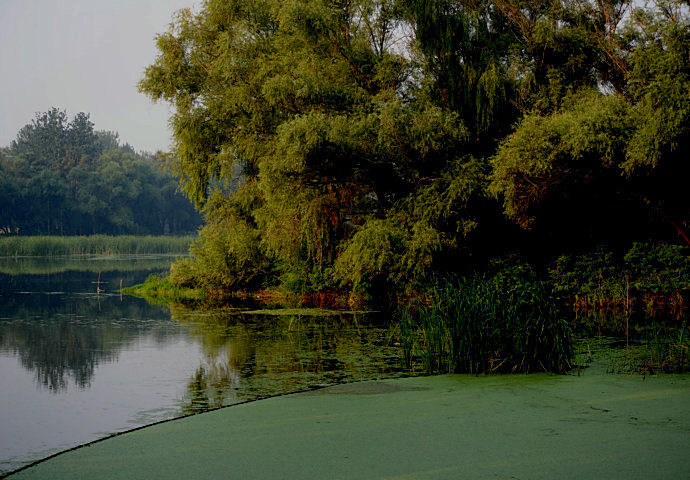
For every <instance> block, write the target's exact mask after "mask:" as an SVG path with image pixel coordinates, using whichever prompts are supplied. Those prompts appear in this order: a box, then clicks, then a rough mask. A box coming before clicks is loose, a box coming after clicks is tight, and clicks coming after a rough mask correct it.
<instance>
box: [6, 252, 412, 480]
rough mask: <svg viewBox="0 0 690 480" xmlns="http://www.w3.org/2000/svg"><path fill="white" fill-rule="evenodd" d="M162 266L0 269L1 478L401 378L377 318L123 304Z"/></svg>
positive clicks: (92, 261) (123, 263)
mask: <svg viewBox="0 0 690 480" xmlns="http://www.w3.org/2000/svg"><path fill="white" fill-rule="evenodd" d="M171 260H173V257H170V256H161V255H138V256H132V255H130V256H122V255H120V256H114V255H113V256H70V257H60V258H0V385H2V388H1V392H2V393H1V394H0V405H2V407H0V425H2V433H1V434H0V452H1V453H0V475H2V473H7V472H8V471H11V470H14V469H17V468H20V467H21V466H23V465H25V464H27V463H30V462H32V461H35V460H38V459H41V458H44V457H46V456H49V455H52V454H54V453H56V452H59V451H62V450H65V449H68V448H71V447H74V446H77V445H80V444H83V443H87V442H90V441H93V440H96V439H98V438H102V437H104V436H108V435H111V434H113V433H117V432H122V431H126V430H130V429H133V428H136V427H140V426H143V425H148V424H151V423H154V422H158V421H161V420H166V419H169V418H174V417H178V416H182V415H186V414H190V413H197V412H200V411H204V410H208V409H211V408H215V407H219V406H223V405H230V404H233V403H239V402H244V401H248V400H253V399H258V398H263V397H267V396H271V395H278V394H282V393H289V392H294V391H298V390H303V389H307V388H309V387H313V386H318V385H324V384H333V383H341V382H346V381H355V380H364V379H374V378H383V377H394V376H399V375H402V371H401V368H400V360H399V355H398V354H399V350H398V348H397V347H395V346H393V345H392V342H391V341H390V339H389V337H388V335H389V333H388V330H387V328H386V327H387V323H386V319H385V318H381V317H380V316H377V315H376V314H373V313H371V314H366V315H364V314H337V315H328V316H319V317H314V316H308V315H286V316H277V315H267V314H256V313H248V312H247V309H246V308H245V309H242V308H224V309H217V310H210V311H209V310H203V311H201V310H194V309H192V308H187V307H183V306H172V307H168V306H163V305H151V304H149V303H148V302H146V301H145V300H143V299H139V298H134V297H131V296H127V295H121V294H120V291H119V290H120V285H121V284H122V285H123V286H125V287H127V286H131V285H134V284H136V283H141V282H143V281H144V280H145V279H146V277H147V276H148V275H149V274H151V273H156V272H162V271H165V270H167V269H168V268H169V265H170V262H171Z"/></svg>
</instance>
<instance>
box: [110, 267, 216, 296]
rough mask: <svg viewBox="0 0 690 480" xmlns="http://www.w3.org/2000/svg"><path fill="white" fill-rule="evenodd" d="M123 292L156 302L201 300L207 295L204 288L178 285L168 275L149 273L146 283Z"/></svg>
mask: <svg viewBox="0 0 690 480" xmlns="http://www.w3.org/2000/svg"><path fill="white" fill-rule="evenodd" d="M122 292H123V293H126V294H128V295H133V296H135V297H143V298H145V299H147V300H148V301H153V302H154V303H155V302H161V303H167V302H174V301H189V300H201V299H203V298H204V297H205V296H206V294H205V292H204V290H203V289H200V288H189V287H178V286H177V285H175V284H173V283H172V282H171V281H170V278H169V277H168V276H162V275H156V274H151V275H149V276H148V278H147V279H146V281H145V282H144V283H141V284H139V285H134V286H131V287H127V288H125V289H123V290H122Z"/></svg>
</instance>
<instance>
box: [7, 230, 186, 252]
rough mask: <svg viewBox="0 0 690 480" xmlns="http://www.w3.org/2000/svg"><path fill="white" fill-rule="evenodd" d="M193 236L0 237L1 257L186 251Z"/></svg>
mask: <svg viewBox="0 0 690 480" xmlns="http://www.w3.org/2000/svg"><path fill="white" fill-rule="evenodd" d="M194 239H195V237H193V236H184V237H172V236H135V235H120V236H110V235H91V236H80V237H57V236H35V237H22V236H12V237H0V257H3V256H5V257H20V256H22V257H23V256H60V255H111V254H153V253H179V254H182V253H186V252H188V251H189V246H190V245H191V243H192V242H193V241H194Z"/></svg>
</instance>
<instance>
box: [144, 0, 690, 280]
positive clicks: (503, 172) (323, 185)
mask: <svg viewBox="0 0 690 480" xmlns="http://www.w3.org/2000/svg"><path fill="white" fill-rule="evenodd" d="M688 18H689V17H688V8H687V5H685V4H683V3H679V2H678V3H676V2H675V1H674V0H671V1H666V0H664V1H663V2H661V1H660V2H659V3H658V4H656V5H652V6H650V7H637V6H633V5H631V4H629V3H627V2H622V1H618V0H612V1H607V2H602V1H596V2H595V1H591V2H590V1H587V0H578V1H575V2H555V1H536V2H523V1H522V0H479V1H467V0H375V1H363V0H287V1H278V0H254V1H251V2H246V1H239V0H223V1H221V0H206V1H205V2H204V3H203V4H202V6H201V8H200V9H199V11H197V12H194V11H192V10H181V11H179V12H177V14H176V16H175V19H174V21H173V23H172V25H171V28H170V30H169V31H168V32H166V33H162V34H160V35H159V36H158V38H157V46H158V51H159V55H158V57H157V59H156V61H155V62H154V63H153V64H152V65H151V66H149V67H148V68H147V70H146V72H145V75H144V77H143V78H142V80H141V81H140V84H139V87H140V89H141V91H142V92H144V93H146V94H147V95H149V96H150V97H151V98H153V99H154V100H161V101H166V102H169V103H170V104H171V105H172V106H173V108H174V113H173V115H172V117H171V125H172V127H173V130H174V138H175V145H174V150H173V152H172V158H173V159H174V160H173V167H174V171H175V173H176V174H177V176H178V177H179V179H180V182H181V185H182V187H183V189H184V190H185V192H186V193H187V194H188V196H189V197H190V198H191V199H192V200H193V201H194V202H195V203H196V205H197V206H198V207H199V208H200V209H202V210H203V211H204V213H205V215H206V220H207V223H206V225H205V226H204V227H203V229H202V231H201V235H200V240H199V242H198V244H197V245H196V246H195V248H194V249H193V251H192V257H191V258H190V259H189V260H187V261H186V262H185V263H184V265H180V268H179V269H177V274H176V276H174V277H175V278H176V281H178V282H180V283H185V282H201V283H204V284H214V285H216V286H224V287H227V288H233V289H236V288H249V287H252V286H256V285H259V284H267V283H274V282H280V283H282V284H283V285H287V286H289V287H290V288H295V289H302V290H305V289H318V288H326V287H347V288H353V289H360V290H370V291H375V290H378V291H381V290H384V289H387V288H389V287H393V288H400V286H401V285H413V284H414V283H415V282H417V281H420V280H423V279H425V278H428V277H429V276H430V275H432V274H434V273H439V272H440V273H443V272H451V271H458V270H462V269H464V268H470V267H471V266H473V265H476V264H477V263H478V262H482V261H484V260H485V259H486V258H488V257H490V256H494V255H500V254H501V253H504V252H506V251H511V250H513V249H516V248H520V245H524V244H532V245H533V248H535V249H538V248H539V245H543V244H545V243H551V244H553V243H556V244H558V245H563V246H564V248H567V247H568V246H572V245H573V244H575V243H577V242H580V241H583V240H585V241H586V242H590V243H594V242H598V241H612V242H631V241H633V240H638V239H640V237H645V236H647V237H658V236H664V235H665V236H666V238H675V237H674V236H675V235H677V234H678V233H679V232H680V233H681V234H682V236H683V238H685V239H687V235H686V234H685V233H684V232H685V229H686V226H687V225H686V223H687V222H688V221H689V220H690V219H688V218H687V212H688V211H690V210H688V208H687V205H686V203H685V202H687V200H686V196H685V195H683V194H682V191H683V189H682V188H683V186H682V184H681V182H682V178H683V175H682V174H683V173H685V162H683V158H682V152H683V151H685V150H684V149H683V147H684V146H685V143H687V140H688V132H687V129H688V124H689V123H688V121H687V120H688V118H687V115H688V110H689V109H688V98H689V96H688V93H690V92H689V87H690V83H689V82H688V65H689V64H690V62H689V61H688V49H689V48H690V36H689V34H688ZM511 222H515V224H517V226H515V225H513V224H512V223H511ZM631 222H632V223H634V225H631ZM664 224H668V225H671V226H672V227H673V228H672V230H669V231H666V230H663V229H661V230H660V229H659V228H658V227H659V226H660V225H664ZM525 239H527V240H525ZM219 258H220V259H221V261H219V260H218V259H219ZM210 259H216V260H212V261H209V260H210ZM219 269H220V270H223V271H222V272H219V271H217V270H219ZM250 272H251V273H250ZM213 279H216V280H213Z"/></svg>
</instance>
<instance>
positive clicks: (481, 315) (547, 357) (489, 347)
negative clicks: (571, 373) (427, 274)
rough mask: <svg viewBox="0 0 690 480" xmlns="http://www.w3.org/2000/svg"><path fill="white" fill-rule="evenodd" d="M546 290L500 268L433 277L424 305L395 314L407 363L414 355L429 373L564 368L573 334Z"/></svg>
mask: <svg viewBox="0 0 690 480" xmlns="http://www.w3.org/2000/svg"><path fill="white" fill-rule="evenodd" d="M550 292H551V291H550V289H549V288H547V286H546V285H545V284H544V283H542V282H539V281H537V280H535V279H533V278H524V277H523V278H520V277H519V276H517V277H516V276H514V275H512V274H508V275H506V274H504V273H501V274H497V275H494V276H484V275H473V276H470V277H465V278H457V279H450V280H448V279H446V280H442V281H439V282H436V283H434V284H433V285H431V286H430V288H429V289H428V291H427V298H429V299H430V302H431V304H430V305H429V306H426V305H416V306H415V305H408V306H406V307H404V308H403V309H402V310H401V312H400V314H399V317H398V332H399V335H400V344H401V345H402V348H403V359H404V362H405V363H406V365H407V366H408V367H411V366H412V363H413V362H414V360H418V361H420V362H421V363H422V365H423V367H424V369H425V371H426V372H428V373H472V374H479V373H488V372H516V373H528V372H534V371H548V372H557V373H563V372H566V371H567V370H569V368H570V365H571V360H572V356H573V346H572V335H571V331H570V327H569V324H568V322H567V320H566V319H565V318H564V317H563V316H561V315H559V312H558V310H557V306H556V305H557V302H556V301H555V299H554V298H553V297H552V295H551V293H550Z"/></svg>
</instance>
